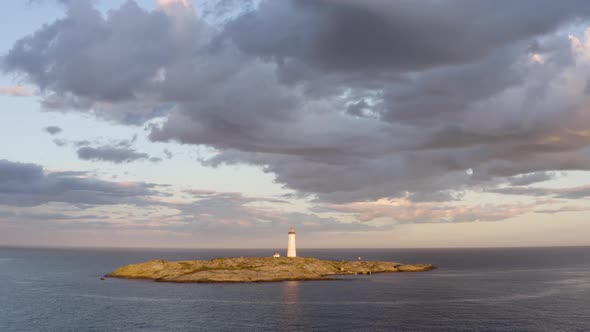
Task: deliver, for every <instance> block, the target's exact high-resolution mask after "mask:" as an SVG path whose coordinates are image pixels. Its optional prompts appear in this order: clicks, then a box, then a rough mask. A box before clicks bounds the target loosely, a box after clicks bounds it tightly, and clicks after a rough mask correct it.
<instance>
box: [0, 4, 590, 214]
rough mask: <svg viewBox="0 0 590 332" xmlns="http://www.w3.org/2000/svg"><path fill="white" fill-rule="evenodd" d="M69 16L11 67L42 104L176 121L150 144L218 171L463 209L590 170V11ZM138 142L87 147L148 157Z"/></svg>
mask: <svg viewBox="0 0 590 332" xmlns="http://www.w3.org/2000/svg"><path fill="white" fill-rule="evenodd" d="M66 8H67V12H66V15H65V17H64V18H61V19H58V20H57V21H55V22H53V23H51V24H48V25H46V26H43V27H40V28H39V30H37V31H36V32H35V33H33V34H30V35H28V36H24V37H23V38H22V39H20V40H18V41H17V42H16V43H15V44H14V45H13V47H12V48H11V50H10V51H9V52H8V54H7V55H6V57H4V59H3V69H4V70H5V71H7V72H10V73H16V74H17V75H20V76H21V77H22V78H23V79H25V80H26V81H27V82H28V83H30V84H32V85H34V86H36V87H38V88H39V89H40V91H41V96H42V105H43V106H44V107H46V108H49V109H58V110H66V109H71V110H77V111H82V112H92V113H94V114H96V115H97V116H99V117H102V118H105V119H108V120H110V121H117V122H121V123H125V124H141V123H144V122H145V121H148V120H150V119H154V118H162V121H160V122H158V123H159V124H158V125H154V124H152V125H151V126H150V130H151V132H150V138H151V139H152V140H154V141H177V142H181V143H184V144H192V145H206V146H209V147H212V148H214V149H216V151H217V154H216V155H215V156H213V157H211V158H208V159H204V160H202V162H203V163H204V164H206V165H210V166H217V165H220V164H224V163H225V164H240V163H245V164H252V165H258V166H260V167H262V169H263V170H264V171H265V172H269V173H273V174H274V175H275V176H276V180H277V181H278V182H280V183H282V184H284V185H285V186H286V187H288V188H290V189H293V190H295V191H296V192H297V193H298V194H300V195H303V196H305V195H312V196H313V197H314V198H315V199H316V200H317V201H318V202H324V203H326V202H328V203H351V202H363V201H370V200H373V201H375V200H380V199H408V200H410V201H415V202H428V201H445V200H448V201H450V200H457V199H460V198H461V197H462V193H463V192H464V191H465V190H479V189H482V188H490V187H496V186H498V185H501V184H508V185H512V186H524V185H529V184H532V183H536V182H540V181H545V180H549V179H551V178H552V177H553V176H554V175H553V174H554V173H551V172H552V171H559V170H588V169H589V168H590V146H589V145H590V127H589V126H588V124H589V123H590V113H589V112H588V109H589V108H588V101H589V100H588V82H587V77H588V75H590V38H589V36H590V35H589V34H588V33H587V35H585V36H575V35H571V36H568V34H567V33H566V32H565V30H564V29H566V28H569V27H571V26H574V27H575V30H576V29H577V30H579V29H581V27H582V24H583V22H586V20H587V19H588V18H589V16H590V4H589V3H588V2H587V1H577V0H570V1H566V3H563V2H560V3H557V2H555V1H548V0H547V1H545V0H543V1H532V0H523V1H516V2H506V3H504V4H503V5H502V6H498V5H497V2H496V1H477V2H473V1H465V0H455V1H445V2H440V1H430V2H428V5H419V4H417V3H415V2H413V1H398V2H389V1H378V0H368V1H362V2H360V1H348V0H345V1H335V0H320V1H306V0H299V1H294V0H293V1H262V2H261V4H260V5H258V6H255V7H251V9H250V10H248V11H246V12H243V13H238V14H236V15H234V16H232V18H230V19H229V21H228V22H227V23H226V24H224V25H222V26H221V27H219V28H217V27H213V26H211V25H209V24H208V23H207V22H205V21H204V20H203V19H202V18H199V17H198V16H197V14H196V11H195V10H194V9H193V8H192V7H191V6H190V5H188V3H186V2H184V1H160V2H158V6H157V8H156V9H155V10H153V11H148V10H146V9H143V8H141V7H139V6H138V5H137V4H136V3H135V2H134V1H127V2H126V3H125V4H124V5H122V6H121V7H120V8H116V9H113V10H111V11H109V12H108V13H107V14H106V16H105V15H102V14H101V13H100V12H99V11H98V10H96V9H95V8H93V6H92V3H91V2H90V1H71V2H67V4H66ZM145 36H149V38H145ZM123 150H124V149H121V148H118V149H111V148H109V147H82V148H80V150H78V154H79V156H80V157H81V158H84V159H95V160H96V159H100V160H110V161H113V162H126V161H131V160H136V159H145V158H147V157H148V156H147V155H143V154H142V153H138V152H135V151H132V150H129V149H127V150H125V151H123ZM508 190H514V189H507V190H504V191H508ZM517 190H523V189H517ZM497 192H500V191H497ZM569 196H571V195H569ZM506 209H507V211H514V209H513V208H510V207H507V208H506ZM515 209H517V210H518V208H515ZM483 210H485V208H484V209H483ZM469 213H470V212H469V211H464V212H462V214H458V215H457V217H456V218H458V219H462V218H464V219H477V218H466V217H463V216H464V215H469ZM489 215H491V216H490V217H486V218H487V220H495V219H497V218H499V217H497V216H495V215H494V214H493V213H492V214H489ZM486 218H483V219H482V218H479V219H478V220H486Z"/></svg>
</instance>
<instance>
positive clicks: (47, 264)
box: [0, 247, 590, 332]
mask: <svg viewBox="0 0 590 332" xmlns="http://www.w3.org/2000/svg"><path fill="white" fill-rule="evenodd" d="M274 252H275V250H272V249H270V250H269V249H264V250H262V249H261V250H250V249H248V250H217V249H216V250H202V249H199V250H161V249H158V250H156V249H154V250H140V249H133V250H132V249H22V248H0V331H2V332H5V331H60V332H63V331H590V247H564V248H505V249H504V248H503V249H362V250H361V249H347V250H319V249H318V250H314V249H307V250H306V249H299V250H298V254H299V255H300V256H308V257H317V258H323V259H337V260H340V259H347V260H354V259H356V257H358V256H362V257H363V259H366V260H390V261H398V262H404V263H432V264H434V265H436V266H438V269H436V270H433V271H431V272H421V273H392V274H375V275H370V276H364V275H358V276H349V277H343V278H342V280H336V281H288V282H277V283H253V284H174V283H158V282H152V281H144V280H122V279H109V278H107V279H106V280H104V281H101V280H100V277H101V276H102V275H104V274H106V273H108V272H110V271H112V270H113V269H115V268H117V267H119V266H121V265H125V264H129V263H137V262H142V261H146V260H151V259H155V258H161V259H168V260H185V259H210V258H214V257H239V256H269V255H272V254H273V253H274Z"/></svg>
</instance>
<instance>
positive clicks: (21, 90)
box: [0, 86, 33, 97]
mask: <svg viewBox="0 0 590 332" xmlns="http://www.w3.org/2000/svg"><path fill="white" fill-rule="evenodd" d="M0 95H6V96H12V97H27V96H31V95H33V93H32V92H31V91H30V90H29V89H28V88H27V87H24V86H0Z"/></svg>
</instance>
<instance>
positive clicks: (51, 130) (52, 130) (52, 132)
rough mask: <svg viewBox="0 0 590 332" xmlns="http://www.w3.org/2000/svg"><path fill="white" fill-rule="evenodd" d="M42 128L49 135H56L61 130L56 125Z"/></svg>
mask: <svg viewBox="0 0 590 332" xmlns="http://www.w3.org/2000/svg"><path fill="white" fill-rule="evenodd" d="M44 130H45V131H46V132H47V133H49V135H57V134H59V133H61V132H62V131H63V130H62V129H61V128H60V127H58V126H49V127H45V128H44Z"/></svg>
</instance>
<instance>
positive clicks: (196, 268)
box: [106, 257, 434, 282]
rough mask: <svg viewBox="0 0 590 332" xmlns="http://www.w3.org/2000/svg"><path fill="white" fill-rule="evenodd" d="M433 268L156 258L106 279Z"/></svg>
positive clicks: (329, 275)
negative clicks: (175, 260) (167, 259)
mask: <svg viewBox="0 0 590 332" xmlns="http://www.w3.org/2000/svg"><path fill="white" fill-rule="evenodd" d="M433 268H434V266H432V265H430V264H401V263H395V262H382V261H363V260H358V261H332V260H320V259H317V258H305V257H293V258H287V257H279V258H274V257H239V258H214V259H211V260H189V261H177V262H171V261H165V260H160V259H157V260H152V261H148V262H144V263H138V264H130V265H126V266H123V267H120V268H118V269H116V270H114V271H113V272H111V273H109V274H107V275H106V277H112V278H128V279H151V280H155V281H163V282H270V281H284V280H329V279H335V278H334V276H336V275H350V274H373V273H386V272H421V271H428V270H431V269H433Z"/></svg>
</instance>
